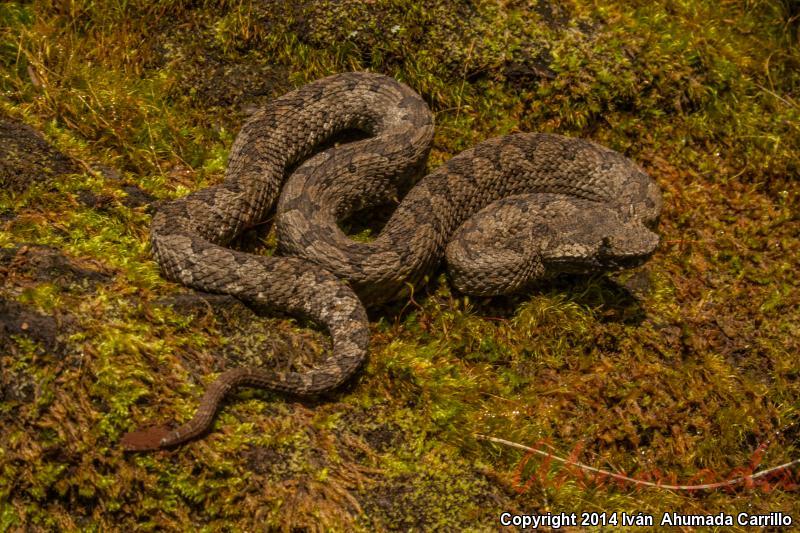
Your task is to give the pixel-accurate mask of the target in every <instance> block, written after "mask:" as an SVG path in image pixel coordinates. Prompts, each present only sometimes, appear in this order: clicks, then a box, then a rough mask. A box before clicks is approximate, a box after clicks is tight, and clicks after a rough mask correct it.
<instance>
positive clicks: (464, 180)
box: [122, 73, 661, 451]
mask: <svg viewBox="0 0 800 533" xmlns="http://www.w3.org/2000/svg"><path fill="white" fill-rule="evenodd" d="M347 130H359V131H361V132H363V133H365V134H366V135H367V136H368V137H367V138H365V139H362V140H358V141H355V142H350V143H346V144H343V145H340V146H334V147H331V148H328V149H326V150H323V151H320V152H318V153H316V154H315V155H313V156H312V154H313V153H314V151H315V150H318V149H319V148H320V146H321V145H323V144H325V143H328V144H329V143H330V142H331V141H332V140H334V139H335V138H336V136H337V134H340V133H341V132H344V131H347ZM432 137H433V120H432V117H431V114H430V111H429V109H428V107H427V105H426V104H425V102H424V101H423V100H422V99H421V98H420V97H419V96H418V95H417V94H416V93H414V92H413V91H412V90H411V89H409V88H408V87H407V86H405V85H403V84H401V83H399V82H397V81H395V80H393V79H391V78H388V77H386V76H382V75H378V74H371V73H346V74H338V75H334V76H330V77H328V78H324V79H321V80H318V81H315V82H313V83H310V84H308V85H305V86H303V87H301V88H299V89H297V90H295V91H292V92H290V93H288V94H286V95H284V96H282V97H280V98H278V99H276V100H274V101H273V102H272V103H271V104H270V105H268V106H267V107H266V108H265V109H263V110H261V111H259V112H257V113H256V114H255V115H254V116H253V117H252V118H251V119H250V120H249V121H248V122H247V123H246V124H245V126H244V127H243V128H242V130H241V132H240V133H239V135H238V137H237V138H236V141H235V143H234V145H233V147H232V148H231V153H230V157H229V161H228V167H227V171H226V176H225V179H224V181H223V182H222V183H220V184H219V185H216V186H213V187H209V188H206V189H202V190H199V191H196V192H194V193H191V194H189V195H187V196H185V197H183V198H180V199H178V200H175V201H172V202H170V203H168V204H166V205H164V206H163V207H162V208H161V209H159V211H158V212H157V213H156V214H155V215H154V217H153V222H152V228H151V242H152V247H153V253H154V256H155V259H156V260H157V261H158V263H159V264H160V266H161V269H162V271H163V273H164V275H165V276H166V277H168V278H169V279H172V280H175V281H178V282H180V283H183V284H185V285H188V286H191V287H194V288H196V289H200V290H204V291H209V292H219V293H226V294H231V295H233V296H236V297H238V298H240V299H242V300H245V301H250V302H254V303H258V304H261V305H266V306H269V307H272V308H274V309H276V310H278V311H281V312H283V313H288V314H296V315H303V316H306V317H309V318H312V319H313V320H315V321H317V322H319V323H321V324H323V325H324V326H325V327H326V328H327V330H328V333H329V334H330V336H331V338H332V341H333V346H332V350H331V352H330V355H329V356H328V358H327V359H325V361H324V362H323V363H322V364H321V365H320V366H319V367H317V368H315V369H313V370H311V371H309V372H306V373H295V372H277V371H272V370H267V369H261V368H238V369H234V370H230V371H227V372H224V373H223V374H222V375H221V376H220V377H219V378H218V379H217V380H216V381H215V382H214V383H213V384H212V385H211V386H210V387H209V388H208V390H207V391H206V394H205V396H204V397H203V399H202V401H201V404H200V408H199V409H198V412H197V414H196V415H195V416H194V417H193V418H192V419H191V420H190V421H189V422H187V423H186V424H184V425H183V426H180V427H179V428H177V429H175V430H170V429H168V428H166V427H163V426H160V427H151V428H146V429H143V430H140V431H135V432H132V433H129V434H127V435H125V436H124V437H123V440H122V445H123V447H124V448H125V449H126V450H132V451H136V450H149V449H156V448H161V447H167V446H171V445H175V444H178V443H181V442H184V441H186V440H188V439H191V438H193V437H195V436H197V435H199V434H200V433H202V432H203V431H205V430H206V429H207V428H208V427H209V425H210V423H211V421H212V418H213V415H214V412H215V411H216V409H217V406H218V404H219V401H220V400H221V399H222V397H223V396H224V394H225V393H226V392H227V391H228V390H230V389H231V388H232V387H234V386H238V385H254V386H259V387H265V388H270V389H274V390H279V391H285V392H289V393H293V394H298V395H311V394H316V393H319V392H322V391H326V390H330V389H332V388H334V387H336V386H338V385H339V384H341V383H342V382H343V381H344V380H346V379H347V378H348V377H349V376H351V375H352V374H353V372H355V370H356V369H357V368H358V367H359V365H361V363H362V362H363V361H364V359H365V357H366V354H367V343H368V340H369V330H368V322H367V317H366V312H365V310H364V306H363V305H362V302H364V303H365V304H367V305H375V304H377V303H380V302H383V301H386V300H388V299H390V298H392V297H393V296H395V295H396V294H397V292H398V290H399V289H400V288H402V287H403V286H404V285H405V284H406V283H416V282H417V281H419V280H420V279H421V278H422V277H423V276H424V275H425V274H427V273H430V271H431V270H432V269H433V268H435V266H436V265H437V264H438V263H439V262H440V261H441V260H442V258H443V257H444V255H445V253H446V254H447V258H448V263H449V264H450V268H451V272H452V274H453V277H454V283H455V284H456V286H457V287H458V288H459V289H460V290H463V291H465V292H471V293H476V294H496V293H505V292H511V291H514V290H519V289H521V288H524V287H525V286H527V285H528V284H529V283H530V282H531V281H532V280H535V279H538V278H540V277H541V276H542V275H544V274H546V273H551V272H557V271H586V270H596V269H616V268H621V267H625V266H630V265H635V264H638V263H641V262H642V261H643V260H645V259H646V258H647V257H649V255H650V254H651V253H652V252H653V250H654V249H655V246H656V245H657V243H658V238H657V236H656V235H655V234H654V233H652V232H651V231H650V230H649V229H648V228H647V226H652V225H654V224H655V223H656V221H657V218H658V214H659V211H660V208H661V197H660V192H659V190H658V187H657V186H656V184H655V183H654V182H653V180H652V179H650V178H649V177H648V176H647V175H646V174H645V173H644V172H642V171H641V170H640V169H639V168H638V167H637V166H636V165H635V164H634V163H633V162H631V161H630V160H629V159H627V158H625V157H624V156H622V155H620V154H618V153H617V152H614V151H612V150H609V149H607V148H603V147H601V146H599V145H596V144H594V143H591V142H589V141H584V140H579V139H569V138H565V137H561V136H557V135H548V134H515V135H509V136H506V137H500V138H494V139H490V140H487V141H485V142H483V143H481V144H479V145H477V146H475V147H474V148H471V149H469V150H466V151H464V152H462V153H460V154H458V155H457V156H455V157H453V158H452V159H451V160H450V161H448V162H447V163H446V164H445V165H443V166H442V167H440V168H439V169H437V170H436V171H434V172H433V173H431V174H429V175H428V176H426V177H424V178H422V179H421V180H420V181H419V182H418V183H417V184H416V185H414V186H413V187H412V188H411V189H410V191H409V192H408V194H407V195H406V196H405V198H404V199H403V200H402V202H401V203H400V205H399V206H398V208H397V210H396V211H395V212H394V214H393V216H392V217H391V219H390V220H389V221H388V222H387V224H386V225H385V227H384V229H383V230H382V231H381V233H380V234H379V235H378V236H377V238H376V239H375V240H374V241H371V242H355V241H353V240H351V239H349V238H348V237H347V236H346V235H345V234H344V233H343V232H342V231H341V230H340V229H339V227H338V225H337V221H339V220H342V219H343V218H345V217H347V216H348V215H349V214H350V213H352V212H354V211H356V210H359V209H364V208H366V207H369V206H373V205H377V204H382V203H386V202H387V201H389V200H391V199H392V198H395V197H397V196H398V195H399V194H401V193H402V192H403V191H404V190H405V189H407V188H408V187H409V186H410V185H411V184H412V183H413V181H414V179H415V177H416V176H418V175H419V172H420V170H421V169H422V168H423V166H424V163H425V159H426V157H427V154H428V151H429V149H430V144H431V141H432ZM310 156H311V157H310ZM298 165H299V166H298ZM273 210H275V211H276V224H277V233H278V241H279V249H280V251H281V253H282V256H276V257H263V256H256V255H252V254H246V253H243V252H239V251H236V250H233V249H230V248H228V247H227V246H228V245H229V243H230V242H231V241H232V240H233V239H234V238H235V237H236V236H237V235H239V234H240V233H241V232H242V231H243V230H245V229H247V228H249V227H251V226H253V225H255V224H257V223H259V222H261V221H262V220H263V219H264V218H266V217H267V216H268V215H269V214H270V213H271V212H272V211H273ZM473 215H475V216H474V217H473ZM343 280H346V281H347V282H348V283H345V282H344V281H343Z"/></svg>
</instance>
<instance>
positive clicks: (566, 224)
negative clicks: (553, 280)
mask: <svg viewBox="0 0 800 533" xmlns="http://www.w3.org/2000/svg"><path fill="white" fill-rule="evenodd" d="M574 205H575V207H578V206H580V208H581V209H575V210H573V211H572V212H571V213H570V216H569V218H568V219H564V220H563V221H562V224H561V227H560V228H559V231H558V232H555V233H554V235H555V236H554V238H553V239H551V241H550V242H549V243H548V245H547V247H546V249H544V250H543V253H542V256H543V259H544V261H545V263H546V265H547V267H548V268H549V269H551V270H554V271H560V272H573V273H587V272H594V271H597V270H612V271H613V270H621V269H625V268H632V267H635V266H638V265H641V264H642V263H643V262H644V261H646V260H647V258H649V257H650V256H651V255H652V254H653V252H654V251H655V249H656V247H657V246H658V241H659V237H658V235H656V234H655V233H654V232H653V231H651V230H650V229H649V228H648V226H647V225H646V224H649V223H651V221H649V220H648V221H645V220H643V219H641V218H638V217H637V218H631V217H627V216H625V215H622V214H620V213H619V212H618V211H616V210H614V209H610V208H607V207H605V206H601V205H596V204H595V205H593V204H592V203H589V202H586V203H582V202H575V204H574Z"/></svg>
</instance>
